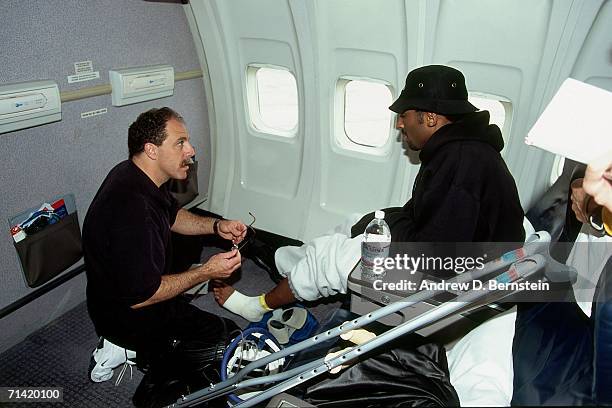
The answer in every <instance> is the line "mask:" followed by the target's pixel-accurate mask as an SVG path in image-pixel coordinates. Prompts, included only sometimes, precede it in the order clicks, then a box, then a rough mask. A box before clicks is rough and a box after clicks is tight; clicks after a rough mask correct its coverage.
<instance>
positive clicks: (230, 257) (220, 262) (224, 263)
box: [199, 249, 242, 279]
mask: <svg viewBox="0 0 612 408" xmlns="http://www.w3.org/2000/svg"><path fill="white" fill-rule="evenodd" d="M240 265H242V257H241V256H240V252H239V251H238V250H237V249H234V250H232V251H229V252H222V253H220V254H216V255H213V256H211V257H210V259H209V260H208V262H206V263H205V264H204V265H202V266H200V267H199V268H201V270H202V272H203V273H204V274H205V275H206V277H207V279H225V278H229V277H230V276H231V275H232V273H233V272H234V271H235V270H236V269H238V268H240Z"/></svg>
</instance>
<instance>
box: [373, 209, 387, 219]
mask: <svg viewBox="0 0 612 408" xmlns="http://www.w3.org/2000/svg"><path fill="white" fill-rule="evenodd" d="M374 218H378V219H379V220H384V219H385V212H384V211H383V210H376V212H375V213H374Z"/></svg>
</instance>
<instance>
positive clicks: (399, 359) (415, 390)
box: [304, 336, 459, 408]
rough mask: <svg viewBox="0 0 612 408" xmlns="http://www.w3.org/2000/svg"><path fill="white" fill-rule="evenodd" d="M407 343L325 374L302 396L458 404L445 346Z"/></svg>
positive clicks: (366, 403)
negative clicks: (332, 373)
mask: <svg viewBox="0 0 612 408" xmlns="http://www.w3.org/2000/svg"><path fill="white" fill-rule="evenodd" d="M408 337H410V336H408ZM407 343H408V344H407V345H406V346H402V347H395V348H392V349H390V350H387V351H385V352H383V353H381V354H378V355H374V356H371V357H369V358H367V359H364V360H363V361H360V362H359V363H357V364H355V365H353V366H351V367H349V368H347V369H345V370H343V371H342V372H340V374H339V375H337V376H334V375H328V376H327V378H325V379H324V380H323V381H321V382H319V383H317V384H315V385H312V386H310V387H309V388H308V389H307V391H306V395H305V397H304V400H305V401H306V402H308V403H310V404H313V405H315V406H317V407H338V408H340V407H347V406H351V407H352V406H359V407H385V408H386V407H439V406H459V397H458V396H457V393H456V392H455V389H454V388H453V386H452V385H451V383H450V375H449V372H448V363H447V361H446V353H445V351H444V347H442V346H439V345H436V344H431V343H428V344H423V345H420V346H418V347H416V348H413V347H412V346H411V345H410V343H411V342H410V341H407Z"/></svg>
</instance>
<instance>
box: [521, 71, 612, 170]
mask: <svg viewBox="0 0 612 408" xmlns="http://www.w3.org/2000/svg"><path fill="white" fill-rule="evenodd" d="M610 116H612V92H608V91H606V90H603V89H601V88H597V87H595V86H593V85H589V84H586V83H584V82H581V81H577V80H575V79H572V78H568V79H566V80H565V81H564V82H563V84H562V85H561V87H560V88H559V90H558V91H557V93H556V94H555V96H554V97H553V98H552V100H551V101H550V103H549V104H548V106H547V107H546V109H544V112H542V115H540V117H539V118H538V120H537V121H536V123H535V124H534V125H533V127H532V128H531V130H530V131H529V132H528V133H527V137H526V138H525V143H527V144H528V145H533V146H537V147H539V148H541V149H544V150H548V151H549V152H552V153H555V154H559V155H561V156H565V157H567V158H569V159H572V160H576V161H579V162H581V163H589V162H590V161H592V160H594V159H596V158H598V157H599V156H601V155H602V154H603V153H604V152H607V151H611V150H612V122H611V121H610Z"/></svg>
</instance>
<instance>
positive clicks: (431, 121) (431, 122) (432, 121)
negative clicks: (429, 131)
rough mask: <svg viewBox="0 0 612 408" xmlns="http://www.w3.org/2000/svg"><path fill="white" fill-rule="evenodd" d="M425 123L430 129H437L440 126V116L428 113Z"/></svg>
mask: <svg viewBox="0 0 612 408" xmlns="http://www.w3.org/2000/svg"><path fill="white" fill-rule="evenodd" d="M425 123H427V126H429V127H435V126H436V125H437V124H438V115H436V114H435V113H432V112H427V114H426V115H425Z"/></svg>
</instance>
